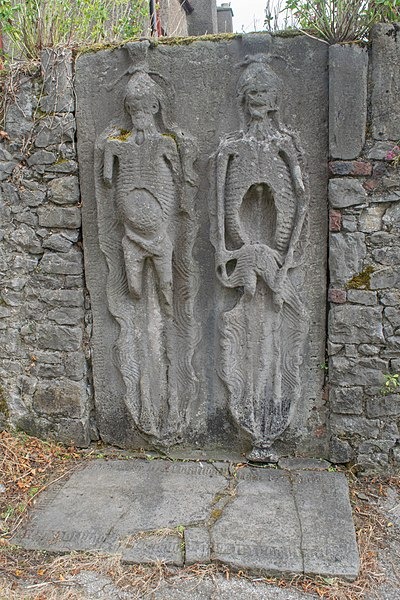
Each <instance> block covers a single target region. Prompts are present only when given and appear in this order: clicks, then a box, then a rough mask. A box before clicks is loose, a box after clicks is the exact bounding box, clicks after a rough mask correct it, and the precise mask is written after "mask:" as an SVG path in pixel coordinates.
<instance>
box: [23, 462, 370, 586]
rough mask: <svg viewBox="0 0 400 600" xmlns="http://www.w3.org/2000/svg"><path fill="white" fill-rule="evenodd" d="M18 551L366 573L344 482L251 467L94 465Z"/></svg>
mask: <svg viewBox="0 0 400 600" xmlns="http://www.w3.org/2000/svg"><path fill="white" fill-rule="evenodd" d="M236 483H237V488H236V493H235V494H234V493H232V492H233V490H234V487H235V485H236ZM222 498H223V499H224V501H225V502H226V503H225V505H221V504H218V501H219V500H221V499H222ZM216 506H218V507H219V511H221V515H216V514H215V513H216V510H215V508H216ZM219 511H218V512H219ZM14 542H17V543H19V544H20V545H21V546H23V547H24V548H27V549H40V550H47V551H53V552H68V551H72V550H100V551H103V552H118V553H120V554H121V555H122V557H123V559H124V560H126V561H127V562H133V563H148V562H156V561H163V562H166V563H169V564H176V565H182V564H184V563H185V564H193V563H194V562H201V563H206V562H210V561H211V562H212V561H217V562H220V563H224V564H227V565H230V566H232V567H233V568H235V569H248V570H249V571H253V572H259V571H262V572H265V573H280V574H291V573H297V574H302V573H306V574H319V575H323V576H339V577H345V578H348V579H354V578H355V577H356V576H357V572H358V567H359V562H358V553H357V546H356V542H355V533H354V527H353V523H352V518H351V509H350V503H349V497H348V491H347V484H346V479H345V477H344V476H342V475H341V474H339V473H328V472H314V471H282V470H278V469H271V468H257V469H256V468H250V467H245V468H241V469H239V470H238V471H237V473H236V475H234V474H232V475H230V477H229V479H228V478H227V477H224V476H222V475H221V474H220V473H219V471H218V470H217V469H215V468H214V467H213V466H212V465H211V464H206V463H194V462H187V463H183V462H182V463H171V462H167V461H165V460H153V461H144V460H140V459H137V460H123V461H122V460H121V461H117V460H110V461H107V462H106V461H93V462H91V463H90V464H88V465H86V466H85V468H83V469H80V470H78V471H76V472H75V473H74V474H73V475H72V476H71V477H70V479H69V480H68V481H66V482H64V483H60V484H55V485H53V486H50V488H49V489H48V490H47V491H46V492H44V493H43V494H42V495H41V497H40V498H39V501H38V504H37V505H36V507H35V508H34V509H33V510H32V511H31V514H30V521H29V522H28V523H27V525H26V527H25V529H24V531H23V532H21V533H20V534H19V535H18V536H17V537H16V538H15V539H14ZM210 551H211V552H210Z"/></svg>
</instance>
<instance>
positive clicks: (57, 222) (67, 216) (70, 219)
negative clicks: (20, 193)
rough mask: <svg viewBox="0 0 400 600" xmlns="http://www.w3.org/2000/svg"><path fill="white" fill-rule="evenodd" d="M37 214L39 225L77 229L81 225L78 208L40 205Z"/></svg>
mask: <svg viewBox="0 0 400 600" xmlns="http://www.w3.org/2000/svg"><path fill="white" fill-rule="evenodd" d="M38 215H39V225H40V226H41V227H57V228H59V227H65V229H79V227H80V226H81V211H80V209H79V208H64V207H58V206H57V207H56V206H41V207H40V208H39V209H38Z"/></svg>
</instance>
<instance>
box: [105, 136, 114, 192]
mask: <svg viewBox="0 0 400 600" xmlns="http://www.w3.org/2000/svg"><path fill="white" fill-rule="evenodd" d="M113 146H114V144H111V143H107V144H106V147H105V149H104V164H103V181H104V183H105V185H106V186H107V187H112V179H113V171H114V158H115V152H114V148H113Z"/></svg>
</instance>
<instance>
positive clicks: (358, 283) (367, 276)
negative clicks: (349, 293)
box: [346, 265, 374, 290]
mask: <svg viewBox="0 0 400 600" xmlns="http://www.w3.org/2000/svg"><path fill="white" fill-rule="evenodd" d="M373 272H374V267H372V266H371V265H368V266H367V267H365V269H364V270H363V271H361V273H357V275H354V277H352V278H351V279H350V281H349V282H348V283H347V285H346V287H347V289H349V290H369V289H370V285H371V275H372V273H373Z"/></svg>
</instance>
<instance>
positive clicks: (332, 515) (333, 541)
mask: <svg viewBox="0 0 400 600" xmlns="http://www.w3.org/2000/svg"><path fill="white" fill-rule="evenodd" d="M238 480H239V481H238V486H237V495H236V498H235V499H234V500H233V501H232V502H231V503H230V504H229V505H228V506H227V507H226V508H225V510H224V511H223V514H222V516H221V518H220V519H219V520H218V521H217V522H216V524H215V526H214V528H213V531H212V556H213V559H214V560H217V561H219V562H223V563H225V564H229V565H231V566H233V567H235V568H237V569H249V570H257V571H262V572H265V573H271V574H276V573H283V574H285V573H286V574H289V573H304V574H307V575H315V574H318V575H324V576H331V577H343V578H346V579H349V580H353V579H355V578H356V577H357V575H358V571H359V556H358V550H357V544H356V538H355V531H354V525H353V521H352V515H351V507H350V501H349V495H348V487H347V482H346V479H345V477H344V475H343V474H341V473H328V472H304V471H300V472H299V471H298V472H293V471H292V472H287V471H280V470H272V469H244V470H243V471H239V473H238Z"/></svg>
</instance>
